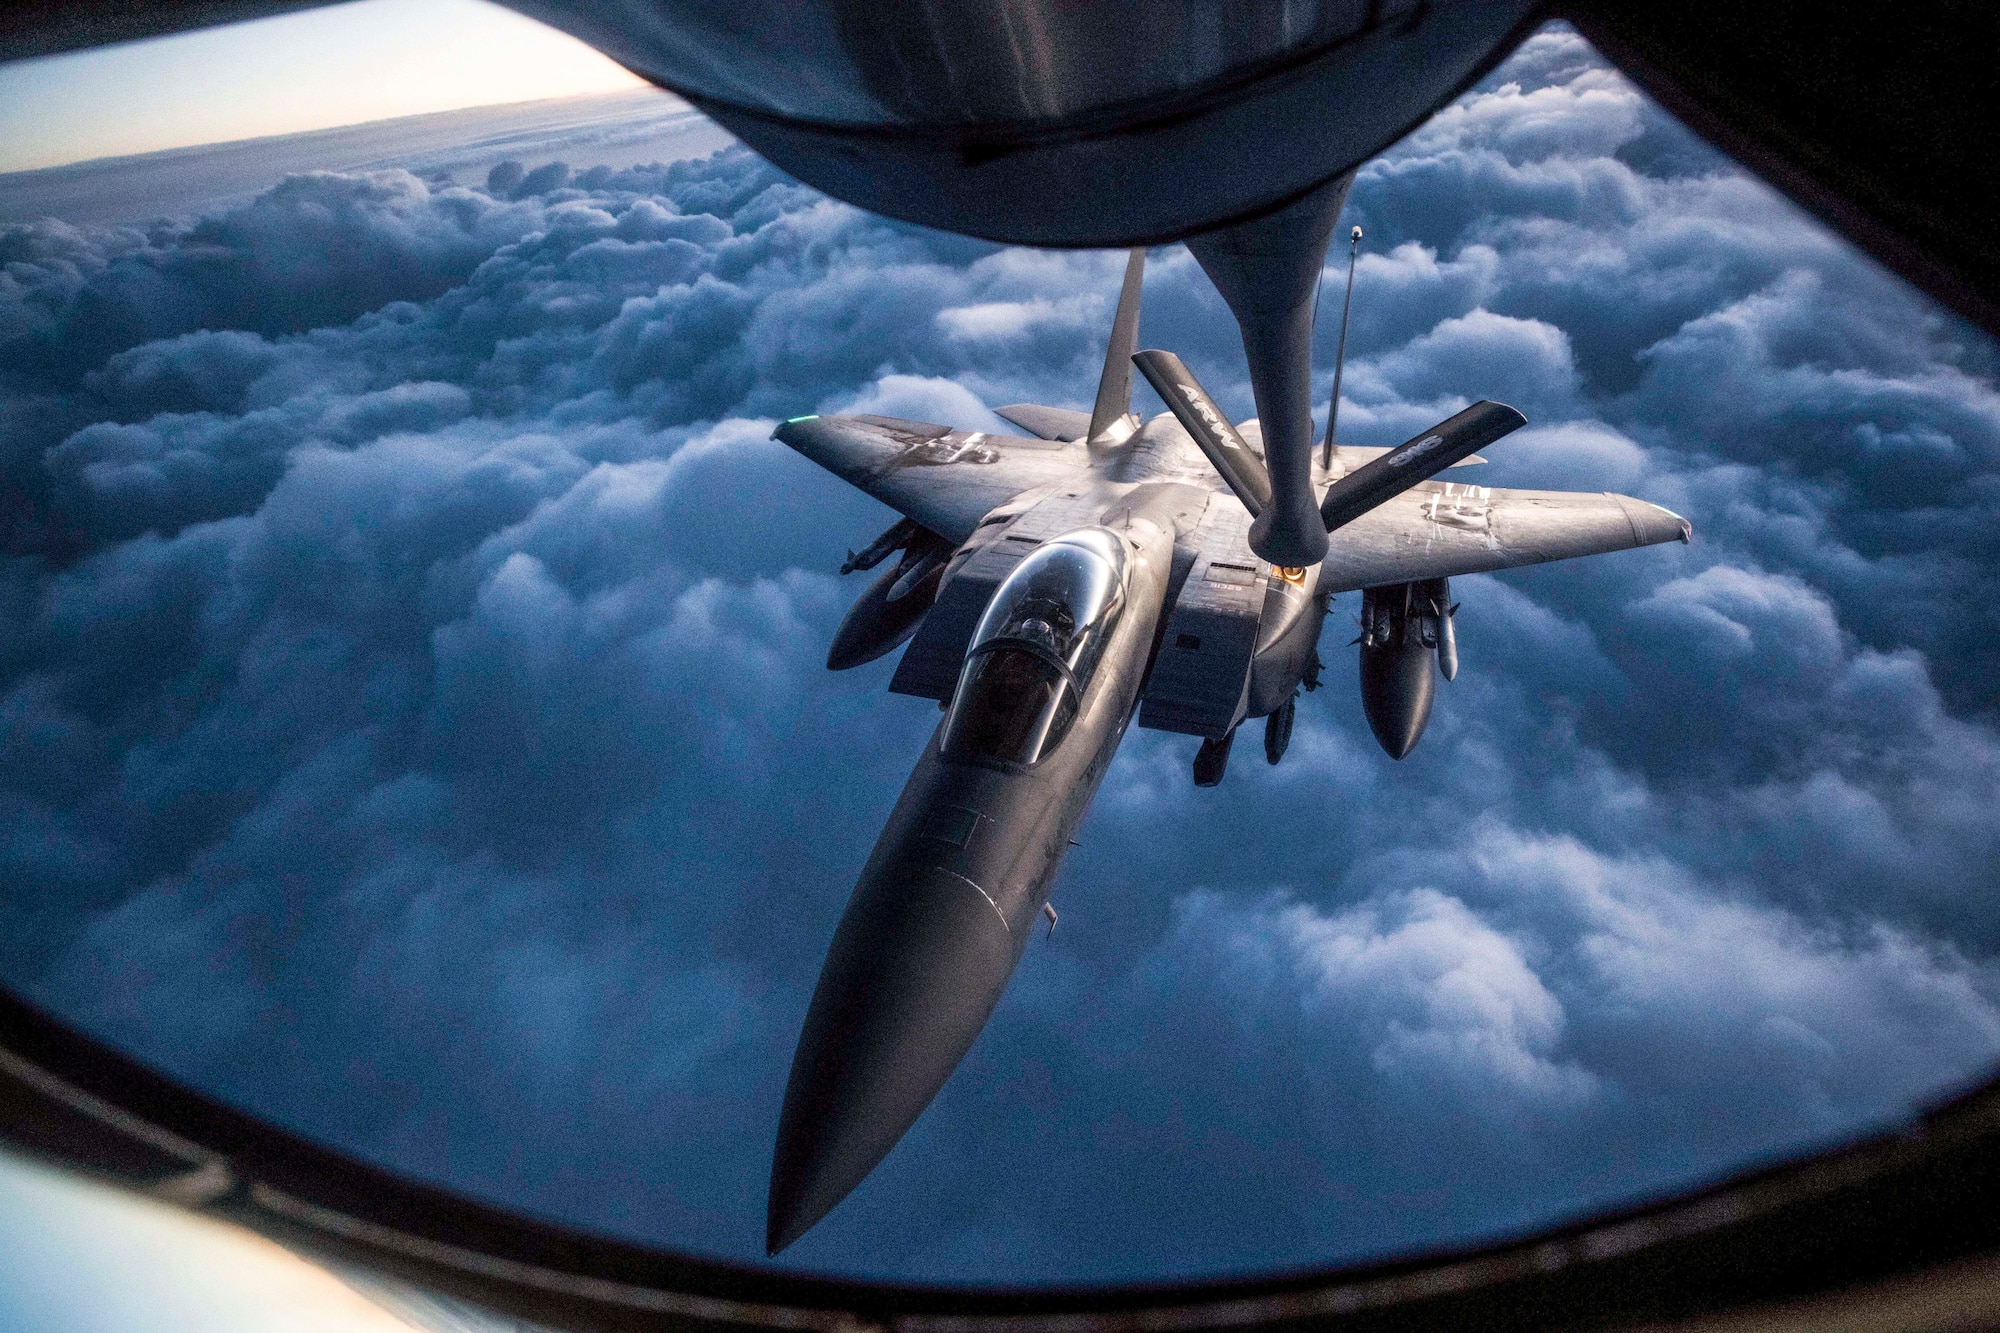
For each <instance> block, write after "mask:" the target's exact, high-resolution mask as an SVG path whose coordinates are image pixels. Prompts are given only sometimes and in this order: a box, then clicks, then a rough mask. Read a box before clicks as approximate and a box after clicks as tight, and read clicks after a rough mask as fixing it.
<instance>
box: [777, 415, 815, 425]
mask: <svg viewBox="0 0 2000 1333" xmlns="http://www.w3.org/2000/svg"><path fill="white" fill-rule="evenodd" d="M818 420H819V413H817V412H811V413H808V414H807V415H805V416H802V417H786V418H785V424H786V425H787V426H789V425H791V424H792V423H793V422H794V421H818Z"/></svg>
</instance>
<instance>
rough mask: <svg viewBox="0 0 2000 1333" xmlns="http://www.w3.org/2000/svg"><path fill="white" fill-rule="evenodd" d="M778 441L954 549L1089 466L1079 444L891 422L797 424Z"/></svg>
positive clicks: (780, 432) (802, 420) (805, 420)
mask: <svg viewBox="0 0 2000 1333" xmlns="http://www.w3.org/2000/svg"><path fill="white" fill-rule="evenodd" d="M773 438H775V439H777V440H779V441H781V442H782V443H784V444H788V445H790V446H791V447H792V448H794V449H796V450H798V451H799V452H800V453H802V454H804V455H805V456H806V457H807V458H810V459H811V460H812V461H813V462H815V463H818V464H819V465H820V466H821V467H823V468H825V469H826V470H827V471H829V472H831V473H833V474H834V475H835V476H837V477H839V478H840V479H841V480H843V481H846V482H849V483H851V484H853V485H855V486H858V487H860V488H861V489H862V490H864V491H866V492H868V493H869V494H870V495H872V496H874V497H875V498H876V499H878V500H880V501H882V503H884V504H886V505H888V506H889V507H891V508H892V509H895V510H897V511H898V512H900V513H902V514H904V515H906V516H907V517H909V518H913V519H915V520H916V521H917V522H918V523H921V524H922V525H923V526H924V527H927V528H929V529H930V530H931V531H932V532H935V533H937V534H938V535H939V536H941V537H948V538H950V539H951V541H952V542H953V543H954V544H956V543H958V542H962V541H964V540H965V539H966V538H967V537H970V536H971V535H972V533H973V530H974V529H976V528H977V527H978V526H979V520H980V519H982V518H984V517H986V515H987V514H989V513H991V512H992V511H993V510H995V509H997V508H999V507H1000V506H1001V505H1003V504H1006V503H1007V502H1008V501H1009V500H1011V499H1013V498H1014V497H1015V496H1017V495H1019V494H1020V493H1021V492H1023V491H1027V490H1033V489H1034V488H1035V487H1037V486H1042V485H1046V484H1047V483H1049V482H1052V481H1057V480H1060V479H1061V478H1062V477H1064V476H1067V475H1069V474H1070V473H1073V472H1075V471H1076V470H1077V469H1078V468H1080V467H1081V466H1083V464H1084V461H1085V455H1084V446H1083V445H1081V444H1072V443H1069V442H1066V441H1062V440H1039V439H1036V440H1031V439H1026V438H1023V437H1021V436H1018V435H991V434H988V433H986V432H984V431H965V430H953V429H952V428H951V427H949V426H939V425H936V424H933V423H931V422H927V421H898V420H896V419H895V418H893V417H870V416H854V417H798V418H796V419H794V420H791V421H787V422H786V423H785V424H784V425H782V426H780V427H778V429H777V430H776V431H775V432H773Z"/></svg>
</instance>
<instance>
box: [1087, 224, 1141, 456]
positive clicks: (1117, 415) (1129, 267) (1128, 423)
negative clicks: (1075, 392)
mask: <svg viewBox="0 0 2000 1333" xmlns="http://www.w3.org/2000/svg"><path fill="white" fill-rule="evenodd" d="M1145 276H1146V247H1144V246H1142V245H1140V246H1134V247H1132V257H1131V258H1130V259H1128V260H1126V261H1125V285H1124V286H1123V287H1122V288H1120V289H1119V292H1118V313H1117V315H1116V316H1114V317H1113V319H1112V321H1111V346H1110V347H1108V348H1106V349H1105V353H1104V374H1103V375H1102V376H1100V377H1099V378H1098V381H1097V405H1096V406H1095V407H1094V408H1092V409H1091V413H1090V443H1091V444H1092V445H1093V446H1099V447H1101V446H1107V445H1114V444H1123V443H1124V442H1125V441H1126V440H1128V439H1130V438H1131V436H1132V432H1133V431H1134V430H1136V429H1138V422H1136V421H1134V420H1133V419H1132V354H1133V353H1134V352H1136V351H1138V350H1139V288H1140V286H1141V284H1142V282H1143V280H1144V279H1145Z"/></svg>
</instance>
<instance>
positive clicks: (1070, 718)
mask: <svg viewBox="0 0 2000 1333" xmlns="http://www.w3.org/2000/svg"><path fill="white" fill-rule="evenodd" d="M1124 606H1125V543H1124V542H1122V541H1120V540H1119V538H1118V536H1117V534H1116V533H1113V532H1110V531H1108V530H1107V529H1104V528H1082V529H1079V530H1078V531H1076V532H1071V533H1066V534H1064V535H1063V536H1061V537H1057V538H1055V539H1054V540H1053V541H1050V542H1047V543H1045V544H1043V545H1042V546H1040V547H1038V548H1037V549H1035V550H1034V551H1031V552H1030V553H1029V554H1028V555H1027V556H1026V557H1024V558H1023V559H1022V561H1021V563H1020V564H1018V565H1016V566H1015V567H1014V572H1013V573H1011V574H1009V575H1008V576H1007V578H1006V581H1005V582H1003V583H1002V584H1001V585H1000V588H999V590H998V591H997V592H995V593H994V594H993V600H992V601H991V602H989V603H988V604H987V607H986V613H985V614H984V615H983V616H981V617H980V619H979V627H978V628H977V629H976V630H974V631H973V633H972V643H971V646H970V647H968V648H967V649H966V652H965V666H964V667H963V669H962V670H961V671H960V672H959V677H958V690H957V692H956V693H955V694H954V695H953V696H952V705H951V716H950V717H949V718H948V719H947V720H946V722H945V728H944V753H945V757H946V758H950V759H989V760H998V761H1000V762H1002V763H1009V764H1032V763H1035V762H1036V761H1037V760H1039V759H1042V758H1043V757H1045V756H1047V755H1049V754H1051V753H1053V752H1054V750H1055V748H1056V747H1057V746H1058V745H1060V744H1061V743H1062V739H1063V737H1064V736H1065V735H1067V734H1068V733H1069V729H1070V725H1071V724H1072V723H1073V722H1075V721H1076V715H1077V710H1078V709H1079V708H1081V707H1082V706H1083V697H1084V695H1085V693H1087V692H1088V691H1089V689H1090V681H1091V677H1092V676H1094V675H1095V674H1096V672H1097V664H1098V662H1099V660H1100V659H1101V658H1102V657H1103V656H1104V644H1105V641H1106V640H1108V639H1109V638H1110V637H1111V631H1112V628H1113V627H1114V626H1115V625H1117V623H1118V616H1119V613H1120V612H1121V611H1122V610H1123V609H1124Z"/></svg>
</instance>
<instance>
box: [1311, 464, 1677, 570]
mask: <svg viewBox="0 0 2000 1333" xmlns="http://www.w3.org/2000/svg"><path fill="white" fill-rule="evenodd" d="M1691 531H1692V529H1691V528H1690V527H1689V525H1688V521H1687V520H1686V519H1684V518H1682V517H1681V516H1680V515H1679V514H1675V513H1672V512H1670V511H1668V510H1665V509H1662V508H1660V507H1659V506H1658V505H1650V504H1647V503H1646V502H1645V501H1644V500H1634V499H1633V498H1632V497H1631V496H1629V495H1612V494H1610V493H1609V492H1604V493H1591V492H1587V491H1513V490H1498V489H1494V488H1491V487H1486V486H1468V485H1465V484H1464V483H1462V482H1449V481H1426V482H1420V483H1418V484H1417V485H1416V486H1413V487H1411V488H1410V489H1409V490H1407V491H1405V492H1403V493H1402V494H1401V495H1398V496H1396V497H1395V498H1394V499H1392V500H1389V501H1387V502H1386V503H1384V504H1382V505H1379V506H1378V507H1376V508H1374V509H1371V510H1369V511H1368V512H1367V513H1365V514H1363V515H1362V516H1361V517H1359V518H1357V519H1355V520H1354V521H1352V522H1351V523H1348V524H1346V525H1345V526H1343V527H1341V528H1339V529H1338V530H1336V531H1335V532H1334V533H1332V535H1331V541H1332V548H1331V549H1330V550H1329V551H1328V552H1327V557H1326V563H1325V564H1324V565H1322V566H1321V567H1320V579H1319V587H1320V589H1321V590H1322V591H1324V592H1349V591H1352V590H1353V589H1356V588H1373V587H1378V586H1380V585H1382V584H1385V583H1409V582H1412V581H1414V580H1417V579H1435V578H1448V577H1451V576H1452V575H1456V574H1484V573H1487V572H1489V571H1492V570H1496V569H1513V568H1515V567H1517V566H1520V565H1537V564H1541V563H1543V562H1545V561H1549V560H1567V559H1569V558H1571V557H1572V556H1579V555H1598V554H1601V553H1603V552H1606V551H1625V550H1630V549H1631V548H1633V547H1635V546H1651V545H1653V544H1655V543H1656V542H1671V541H1682V542H1684V541H1686V540H1687V539H1688V537H1689V534H1690V532H1691Z"/></svg>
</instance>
